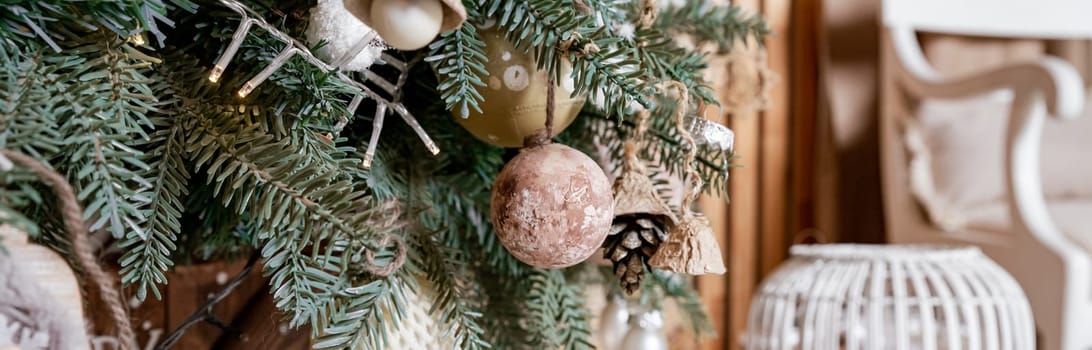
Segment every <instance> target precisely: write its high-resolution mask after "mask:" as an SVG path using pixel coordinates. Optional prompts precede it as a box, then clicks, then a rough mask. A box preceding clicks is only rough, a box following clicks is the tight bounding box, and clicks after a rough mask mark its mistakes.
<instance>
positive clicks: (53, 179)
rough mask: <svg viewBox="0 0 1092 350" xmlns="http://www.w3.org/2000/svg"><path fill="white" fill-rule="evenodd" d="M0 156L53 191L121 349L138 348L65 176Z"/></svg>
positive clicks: (11, 155)
mask: <svg viewBox="0 0 1092 350" xmlns="http://www.w3.org/2000/svg"><path fill="white" fill-rule="evenodd" d="M0 155H3V156H4V157H5V158H7V159H8V160H10V161H11V162H12V163H15V164H19V165H21V166H23V167H26V168H27V169H30V170H31V171H32V172H34V174H36V175H38V177H40V178H42V180H44V181H45V183H46V184H48V185H49V187H50V188H52V189H53V193H54V194H55V195H56V196H57V199H58V200H59V201H60V205H61V207H60V210H61V219H62V220H63V221H64V227H65V231H66V233H68V239H69V241H70V243H71V244H72V251H73V252H74V253H75V254H76V261H77V262H79V264H80V266H81V267H82V268H83V270H84V271H85V272H86V273H87V277H88V278H89V279H90V282H91V284H93V285H94V286H95V287H96V288H97V289H98V293H99V297H100V298H101V299H102V302H103V303H105V304H106V306H107V310H108V311H109V312H110V317H111V318H113V321H114V323H115V327H116V328H117V337H118V342H119V343H120V345H121V348H122V349H124V350H136V349H138V347H137V342H136V335H135V334H134V333H133V326H132V324H130V322H129V313H128V311H127V310H126V309H125V304H124V303H123V302H122V298H121V293H120V292H118V288H117V286H115V285H114V279H113V278H112V277H111V276H110V275H109V274H107V273H106V271H105V270H103V269H102V266H100V265H99V263H98V261H97V260H96V259H95V255H94V252H93V251H92V249H91V245H90V243H89V242H88V239H87V238H88V232H87V225H86V223H85V222H84V221H83V209H81V208H80V202H79V200H78V199H77V198H76V192H75V191H73V190H72V186H71V185H69V184H68V180H67V179H65V177H64V175H61V174H60V173H58V172H56V171H54V170H53V169H51V168H49V166H47V165H46V164H45V163H42V162H41V161H39V160H37V159H34V158H33V157H31V156H28V155H26V154H24V153H22V152H18V151H12V150H0Z"/></svg>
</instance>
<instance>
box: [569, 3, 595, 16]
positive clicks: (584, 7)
mask: <svg viewBox="0 0 1092 350" xmlns="http://www.w3.org/2000/svg"><path fill="white" fill-rule="evenodd" d="M573 7H575V8H576V10H577V11H580V13H583V14H585V15H589V14H591V12H592V9H591V7H590V6H588V3H586V2H584V0H573Z"/></svg>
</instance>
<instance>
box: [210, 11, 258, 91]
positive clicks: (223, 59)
mask: <svg viewBox="0 0 1092 350" xmlns="http://www.w3.org/2000/svg"><path fill="white" fill-rule="evenodd" d="M242 15H243V20H242V21H241V22H239V28H236V29H235V34H233V35H232V36H231V43H230V44H228V47H227V49H225V50H224V53H223V54H220V58H218V59H217V60H216V65H214V66H212V72H210V73H209V81H211V82H213V83H215V82H218V81H220V76H221V75H223V74H224V70H225V69H227V65H228V64H229V63H231V58H232V57H235V53H236V52H239V46H241V45H242V44H243V40H246V35H247V33H249V32H250V26H251V25H252V24H254V20H253V19H251V18H250V17H248V16H247V15H246V13H243V14H242Z"/></svg>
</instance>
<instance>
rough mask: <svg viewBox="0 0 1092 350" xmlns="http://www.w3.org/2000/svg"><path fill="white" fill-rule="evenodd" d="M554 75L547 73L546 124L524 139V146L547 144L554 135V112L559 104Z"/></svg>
mask: <svg viewBox="0 0 1092 350" xmlns="http://www.w3.org/2000/svg"><path fill="white" fill-rule="evenodd" d="M555 94H556V92H555V91H554V75H553V74H549V73H547V74H546V123H545V124H546V125H545V127H543V128H542V129H538V131H535V132H534V133H532V134H531V135H527V137H526V138H524V139H523V147H535V146H542V145H547V144H549V143H550V138H552V137H553V135H554V113H555V109H556V108H557V106H555V105H554V102H555Z"/></svg>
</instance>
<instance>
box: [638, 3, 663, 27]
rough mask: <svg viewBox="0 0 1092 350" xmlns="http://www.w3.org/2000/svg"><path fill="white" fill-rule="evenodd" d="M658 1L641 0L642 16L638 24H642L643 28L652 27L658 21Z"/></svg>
mask: <svg viewBox="0 0 1092 350" xmlns="http://www.w3.org/2000/svg"><path fill="white" fill-rule="evenodd" d="M656 1H657V0H643V1H641V18H640V22H638V24H640V25H641V27H642V28H648V27H651V26H652V24H654V23H656V15H657V13H658V12H659V9H658V8H656Z"/></svg>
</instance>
